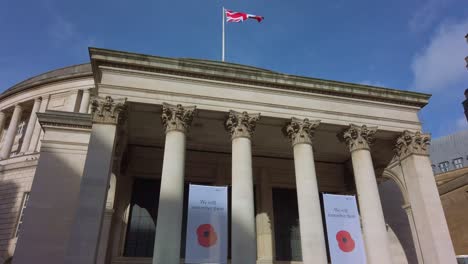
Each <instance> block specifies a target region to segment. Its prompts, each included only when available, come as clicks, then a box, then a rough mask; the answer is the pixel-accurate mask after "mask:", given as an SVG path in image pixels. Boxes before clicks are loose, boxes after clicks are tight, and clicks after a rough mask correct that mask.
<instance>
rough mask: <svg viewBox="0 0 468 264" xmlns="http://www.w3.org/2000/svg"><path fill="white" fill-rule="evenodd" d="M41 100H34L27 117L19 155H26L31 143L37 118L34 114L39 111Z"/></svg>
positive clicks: (39, 98)
mask: <svg viewBox="0 0 468 264" xmlns="http://www.w3.org/2000/svg"><path fill="white" fill-rule="evenodd" d="M41 101H42V98H41V97H38V98H36V99H35V100H34V105H33V108H32V110H31V115H30V116H29V121H28V126H27V127H26V133H24V138H23V143H22V145H21V153H26V152H27V151H28V149H29V144H30V143H31V138H32V135H33V132H34V126H35V125H36V120H37V116H36V113H37V112H38V111H39V106H40V105H41Z"/></svg>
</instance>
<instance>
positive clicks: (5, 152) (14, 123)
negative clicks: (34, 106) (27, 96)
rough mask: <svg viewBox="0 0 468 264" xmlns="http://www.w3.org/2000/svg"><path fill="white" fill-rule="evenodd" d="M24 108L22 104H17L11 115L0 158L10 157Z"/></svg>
mask: <svg viewBox="0 0 468 264" xmlns="http://www.w3.org/2000/svg"><path fill="white" fill-rule="evenodd" d="M22 111H23V109H22V107H21V106H20V105H15V110H14V111H13V116H12V117H11V121H10V125H9V126H8V130H7V133H6V135H5V140H4V141H3V147H2V149H1V151H0V159H8V158H9V157H10V152H11V148H12V147H13V144H14V143H15V137H16V130H17V129H18V124H19V122H20V120H21V113H22Z"/></svg>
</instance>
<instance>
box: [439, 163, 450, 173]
mask: <svg viewBox="0 0 468 264" xmlns="http://www.w3.org/2000/svg"><path fill="white" fill-rule="evenodd" d="M439 169H440V171H441V172H447V171H448V170H449V162H448V161H444V162H441V163H439Z"/></svg>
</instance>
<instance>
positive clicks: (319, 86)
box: [100, 62, 427, 107]
mask: <svg viewBox="0 0 468 264" xmlns="http://www.w3.org/2000/svg"><path fill="white" fill-rule="evenodd" d="M100 66H104V67H113V68H120V69H129V70H137V71H143V72H144V71H146V72H153V73H161V74H169V75H176V76H182V77H189V78H199V79H205V80H213V81H223V82H231V83H238V84H246V85H261V86H265V87H271V88H278V89H283V90H291V91H300V92H307V93H318V94H324V95H334V96H339V97H347V98H357V99H367V100H372V101H379V102H387V103H396V104H401V105H409V106H417V107H422V106H424V105H426V104H427V99H425V98H422V99H421V100H422V101H417V100H415V101H411V102H410V101H402V100H404V99H405V97H404V95H402V96H401V100H399V99H395V98H398V97H400V96H398V95H395V96H394V97H393V98H381V97H375V96H373V95H372V94H373V93H369V92H362V93H360V94H353V93H352V91H353V90H356V87H355V86H358V85H355V84H349V85H351V86H353V87H348V86H346V84H342V83H339V84H338V85H336V84H335V85H336V86H337V87H339V88H340V89H326V88H324V86H331V85H332V84H328V83H326V81H323V80H313V81H315V83H313V84H311V86H307V87H305V86H295V85H288V84H281V85H280V84H277V83H274V82H267V81H255V80H252V79H241V78H234V77H229V76H226V75H223V76H221V75H215V76H214V75H209V74H203V73H195V72H185V71H177V70H173V69H163V68H153V67H145V66H138V65H126V64H121V63H109V62H101V63H100ZM265 72H268V71H267V70H265ZM272 73H273V72H272ZM298 78H301V79H303V77H298ZM307 81H310V80H306V82H307ZM358 88H359V87H358ZM361 89H363V88H361ZM373 89H377V88H373ZM340 90H343V91H342V92H340ZM387 92H388V91H387ZM367 94H368V95H367Z"/></svg>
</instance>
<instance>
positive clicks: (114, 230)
mask: <svg viewBox="0 0 468 264" xmlns="http://www.w3.org/2000/svg"><path fill="white" fill-rule="evenodd" d="M90 60H91V65H78V66H72V67H69V68H65V69H60V70H57V71H53V72H49V73H46V74H44V75H41V76H37V77H34V78H31V79H29V80H27V81H25V82H23V83H20V84H18V85H16V86H14V87H12V88H10V89H9V90H7V91H6V92H4V93H3V94H2V95H0V125H1V126H2V128H1V129H0V130H5V131H4V133H3V141H2V142H3V143H2V146H1V148H0V150H1V155H2V157H3V159H2V160H1V161H0V165H1V167H0V180H1V186H0V196H2V197H8V199H6V200H5V202H4V203H3V204H2V207H1V208H4V209H5V212H3V211H2V216H4V217H2V218H0V232H1V233H0V239H2V240H0V254H1V256H0V257H1V258H2V261H8V259H10V258H11V257H13V263H14V264H23V263H33V262H37V263H51V264H52V263H57V264H59V263H80V264H88V263H89V264H94V263H99V264H101V263H102V264H104V263H105V264H109V263H116V264H117V263H120V264H122V263H153V264H154V263H161V264H171V263H173V264H175V263H180V261H181V260H182V259H183V254H181V252H183V248H184V245H185V244H184V242H183V238H181V236H182V235H183V232H185V231H184V210H185V209H184V204H185V199H186V198H187V194H186V192H185V186H186V184H188V183H200V184H210V185H228V186H230V187H231V189H230V190H231V197H230V199H231V201H232V210H231V212H232V218H231V223H230V225H231V229H232V233H231V237H230V239H231V248H230V250H231V256H232V257H231V262H232V263H236V264H241V263H242V264H245V263H255V262H257V263H262V264H267V263H268V264H272V263H279V264H285V263H327V262H328V258H329V257H328V256H327V250H326V246H327V240H326V237H325V232H324V229H323V220H322V216H321V214H322V213H321V206H322V205H321V199H320V193H321V192H331V193H342V194H356V195H357V196H358V201H359V208H360V214H361V223H362V227H363V234H364V239H365V241H364V242H365V245H366V251H367V258H368V263H416V262H414V261H415V260H416V259H417V260H419V261H420V263H455V255H454V252H453V247H452V244H451V241H450V236H449V234H448V231H447V224H446V222H445V220H443V219H445V218H444V213H443V210H442V207H441V203H440V200H439V198H438V197H439V196H438V194H437V189H436V187H435V182H434V177H433V175H432V170H431V166H430V162H429V161H428V158H427V153H426V151H425V148H421V146H422V145H424V147H425V144H426V143H427V140H426V139H423V140H422V141H421V140H420V138H419V137H418V135H419V136H423V137H424V134H423V133H421V132H420V129H421V124H420V121H419V119H418V116H417V115H418V112H419V110H420V109H421V108H422V107H424V106H425V105H426V104H427V102H428V99H429V95H426V94H421V93H414V92H407V91H398V90H391V89H385V88H379V87H371V86H365V85H358V84H351V83H343V82H336V81H325V80H318V79H313V78H306V77H299V76H286V75H284V74H280V73H275V72H272V71H267V70H263V69H258V68H254V67H248V66H242V65H235V64H230V63H221V62H211V61H203V60H190V59H171V58H161V57H154V56H146V55H139V54H132V53H125V52H119V51H111V50H103V49H95V48H90ZM36 117H37V118H36ZM21 124H27V127H26V128H25V131H24V133H23V132H21V131H22V129H18V128H19V127H20V126H21ZM18 131H20V132H18ZM337 136H338V137H337ZM421 144H422V145H421ZM395 145H396V146H397V147H398V148H397V149H398V150H399V151H398V152H396V154H395V152H394V150H395ZM416 150H419V151H416ZM385 179H387V180H389V181H388V182H393V183H394V184H396V186H397V188H398V190H399V191H400V193H401V196H400V197H401V199H400V200H398V199H387V198H386V196H385V195H383V196H382V194H383V193H386V192H385V191H383V190H381V191H380V192H379V189H378V188H379V183H380V187H381V188H385V186H383V185H382V184H386V183H385V181H384V180H385ZM405 180H407V182H408V185H406V184H402V182H405ZM148 188H152V189H150V190H148ZM25 192H28V193H30V195H29V197H30V198H29V200H28V202H27V204H25V203H23V200H24V199H23V197H24V193H25ZM291 192H292V194H293V195H294V199H292V200H289V201H290V202H291V203H290V205H289V206H290V207H291V208H297V212H296V213H297V215H298V217H297V219H289V218H287V217H288V215H289V214H286V215H278V211H277V212H276V213H275V210H276V209H274V208H277V209H278V201H281V202H285V201H286V200H285V199H286V198H284V197H283V196H281V195H286V194H287V193H291ZM388 195H391V196H392V195H394V193H390V194H388ZM148 197H149V198H148ZM381 201H382V202H381ZM386 203H389V204H390V205H391V206H390V207H388V206H386ZM402 206H403V207H404V209H402V211H403V212H404V215H403V219H401V215H399V216H397V217H400V218H399V220H395V219H394V218H395V217H396V216H395V215H392V214H391V213H390V214H389V213H388V212H386V210H387V209H388V208H395V207H400V208H401V207H402ZM21 207H26V209H25V210H24V212H23V213H20V211H21V210H20V208H21ZM280 209H281V208H280ZM2 210H3V209H2ZM291 210H292V209H291ZM391 210H393V209H391ZM400 212H401V211H400ZM291 215H292V214H291ZM285 217H286V218H285ZM428 218H433V219H434V220H431V219H428ZM20 219H21V225H20V226H21V228H20V230H19V232H18V233H19V236H18V237H19V238H18V239H16V238H15V237H16V235H15V233H16V231H15V230H16V229H17V227H18V223H19V220H20ZM156 220H157V224H156V225H155V224H154V223H155V222H156ZM276 220H278V221H280V220H281V221H284V220H287V221H290V223H289V224H288V225H289V226H288V227H287V230H291V232H293V233H288V232H286V233H287V234H286V235H287V237H282V236H280V233H281V234H283V233H284V232H283V231H284V229H282V227H281V226H278V225H276V224H275V221H276ZM142 223H145V226H142ZM301 223H302V225H301V226H300V228H299V224H301ZM386 223H387V224H388V223H390V224H389V225H388V226H386ZM391 223H398V224H397V225H393V226H392V224H391ZM386 227H389V228H386ZM138 228H141V229H138ZM143 229H144V230H150V231H149V232H147V233H144V235H143V236H140V235H141V232H140V231H141V230H143ZM297 229H299V230H298V231H299V232H296V231H294V230H297ZM135 230H137V231H135ZM134 231H135V232H134ZM445 231H447V232H445ZM294 232H295V233H294ZM409 233H410V234H409ZM179 234H180V235H181V236H179ZM296 236H298V237H296ZM426 236H427V237H426ZM418 237H422V238H424V241H423V242H422V243H419V240H418V239H417V238H418ZM435 237H437V241H434V239H433V238H435ZM403 239H404V241H402V240H403ZM285 240H287V242H288V243H289V242H290V243H291V246H290V247H284V246H281V245H284V243H282V242H284V241H285ZM135 241H136V242H138V243H134V242H135ZM294 243H296V244H294ZM293 244H294V245H296V246H294V245H293ZM142 245H143V246H142ZM402 245H404V247H405V249H404V248H403V247H402ZM408 245H409V247H411V246H412V248H414V250H407V249H406V247H407V246H408ZM301 251H302V253H298V252H301ZM285 252H286V253H285ZM288 254H289V255H288ZM151 256H152V257H151ZM301 259H302V261H301ZM422 259H425V261H424V262H422V261H421V260H422Z"/></svg>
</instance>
